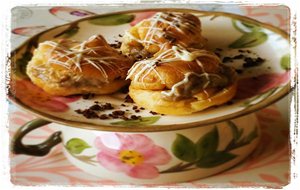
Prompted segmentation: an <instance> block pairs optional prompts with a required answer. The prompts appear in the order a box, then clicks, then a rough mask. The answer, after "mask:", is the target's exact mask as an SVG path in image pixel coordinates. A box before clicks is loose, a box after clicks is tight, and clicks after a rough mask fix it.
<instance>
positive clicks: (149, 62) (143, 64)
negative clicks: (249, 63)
mask: <svg viewBox="0 0 300 190" xmlns="http://www.w3.org/2000/svg"><path fill="white" fill-rule="evenodd" d="M202 56H205V57H209V58H211V59H215V60H216V61H218V62H220V60H219V58H218V57H217V56H216V55H215V54H212V53H211V52H209V51H207V50H198V49H193V50H192V51H191V52H190V51H188V50H187V49H185V48H183V47H180V46H172V48H171V49H168V50H165V51H163V52H162V53H161V54H159V55H157V56H156V57H153V58H152V59H145V60H141V61H138V62H135V64H134V65H133V66H132V67H131V69H130V70H129V71H128V75H127V79H129V78H132V77H133V75H134V77H133V78H132V80H133V81H139V80H140V78H141V82H144V78H145V77H146V76H147V75H148V74H149V73H150V72H151V71H154V72H155V74H156V75H157V76H158V78H159V79H160V80H161V83H162V84H165V83H166V82H165V81H164V79H163V78H162V77H161V76H160V75H159V73H158V72H157V70H156V67H157V64H164V63H168V62H173V61H194V60H196V62H197V63H198V65H199V66H200V67H201V68H202V72H203V74H204V75H205V76H206V77H207V79H209V78H208V75H207V73H206V72H205V70H204V68H203V65H202V63H201V62H200V60H199V59H197V58H199V57H202ZM174 68H176V65H174Z"/></svg>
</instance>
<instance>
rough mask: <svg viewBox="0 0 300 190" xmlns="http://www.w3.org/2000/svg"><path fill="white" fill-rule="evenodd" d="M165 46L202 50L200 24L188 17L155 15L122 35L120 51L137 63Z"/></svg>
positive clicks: (166, 14) (163, 13)
mask: <svg viewBox="0 0 300 190" xmlns="http://www.w3.org/2000/svg"><path fill="white" fill-rule="evenodd" d="M166 43H172V44H174V45H181V46H183V47H193V48H203V46H204V45H205V43H206V39H205V38H203V37H202V35H201V23H200V20H199V19H198V18H197V17H196V16H194V15H192V14H187V13H165V12H159V13H156V14H155V15H154V16H153V17H151V18H149V19H145V20H143V21H141V22H139V23H138V24H137V25H135V26H134V27H132V28H130V30H129V31H126V32H125V35H124V37H123V43H122V46H121V51H122V53H123V54H126V55H129V56H132V57H134V58H135V59H137V60H140V59H144V58H149V57H152V56H153V55H154V54H155V53H157V52H158V51H160V50H161V49H162V48H163V47H164V46H165V45H166Z"/></svg>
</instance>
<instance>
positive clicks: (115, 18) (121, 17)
mask: <svg viewBox="0 0 300 190" xmlns="http://www.w3.org/2000/svg"><path fill="white" fill-rule="evenodd" d="M134 17H135V16H134V15H129V14H114V15H108V16H98V17H95V18H93V19H90V20H89V23H91V24H94V25H103V26H112V25H121V24H126V23H129V22H131V21H133V19H134Z"/></svg>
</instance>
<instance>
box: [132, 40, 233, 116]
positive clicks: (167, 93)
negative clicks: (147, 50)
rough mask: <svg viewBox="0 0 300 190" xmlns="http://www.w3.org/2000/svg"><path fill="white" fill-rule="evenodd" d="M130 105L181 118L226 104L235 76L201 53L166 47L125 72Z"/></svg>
mask: <svg viewBox="0 0 300 190" xmlns="http://www.w3.org/2000/svg"><path fill="white" fill-rule="evenodd" d="M128 78H129V79H131V80H132V81H131V84H130V87H129V95H130V97H131V98H132V99H133V100H134V102H135V103H136V104H137V105H139V106H141V107H145V108H146V109H149V110H151V111H155V112H158V113H161V114H175V115H185V114H191V113H194V112H198V111H201V110H204V109H206V108H209V107H211V106H215V105H220V104H223V103H225V102H227V101H229V100H230V99H231V98H233V96H234V95H235V92H236V73H235V71H234V70H233V69H232V68H231V67H228V66H225V65H223V64H221V61H220V59H219V57H217V56H216V55H215V54H214V53H212V52H210V51H207V50H204V49H194V48H187V49H186V48H184V47H181V46H174V45H171V44H169V45H166V46H165V47H164V49H162V50H160V51H159V52H157V53H156V54H155V55H154V57H152V58H150V59H145V60H141V61H138V62H136V63H135V64H134V65H133V66H132V68H131V69H130V70H129V73H128Z"/></svg>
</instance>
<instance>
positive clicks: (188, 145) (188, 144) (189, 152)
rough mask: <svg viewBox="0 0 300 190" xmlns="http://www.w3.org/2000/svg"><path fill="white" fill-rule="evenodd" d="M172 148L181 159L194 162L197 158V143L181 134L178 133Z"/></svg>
mask: <svg viewBox="0 0 300 190" xmlns="http://www.w3.org/2000/svg"><path fill="white" fill-rule="evenodd" d="M171 150H172V152H173V154H174V155H175V156H176V157H177V158H179V159H180V160H183V161H186V162H193V161H195V160H196V159H197V155H196V149H195V144H194V143H193V141H191V140H190V139H188V138H187V137H185V136H183V135H181V134H177V137H176V139H175V141H174V143H173V146H172V149H171Z"/></svg>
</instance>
